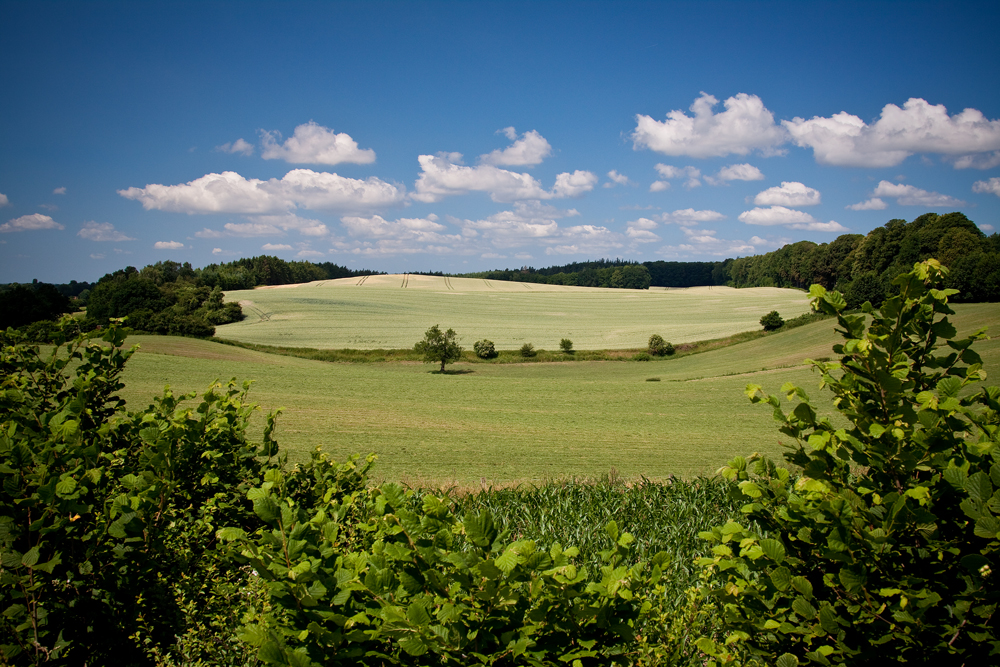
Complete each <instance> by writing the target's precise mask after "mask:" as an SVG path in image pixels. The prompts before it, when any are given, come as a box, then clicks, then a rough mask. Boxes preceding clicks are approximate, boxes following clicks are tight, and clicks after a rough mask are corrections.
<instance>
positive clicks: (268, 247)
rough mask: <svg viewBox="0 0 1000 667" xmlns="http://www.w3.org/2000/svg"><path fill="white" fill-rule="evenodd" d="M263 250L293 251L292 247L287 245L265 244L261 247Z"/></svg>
mask: <svg viewBox="0 0 1000 667" xmlns="http://www.w3.org/2000/svg"><path fill="white" fill-rule="evenodd" d="M260 249H261V250H291V249H292V246H290V245H288V244H286V243H265V244H264V245H262V246H261V247H260Z"/></svg>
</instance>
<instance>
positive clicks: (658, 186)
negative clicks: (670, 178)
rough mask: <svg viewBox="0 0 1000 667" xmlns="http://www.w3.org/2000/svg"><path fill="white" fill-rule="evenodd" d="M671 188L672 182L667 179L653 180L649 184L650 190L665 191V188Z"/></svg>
mask: <svg viewBox="0 0 1000 667" xmlns="http://www.w3.org/2000/svg"><path fill="white" fill-rule="evenodd" d="M669 189H670V183H669V182H667V181H653V182H652V183H650V184H649V191H650V192H663V191H664V190H669Z"/></svg>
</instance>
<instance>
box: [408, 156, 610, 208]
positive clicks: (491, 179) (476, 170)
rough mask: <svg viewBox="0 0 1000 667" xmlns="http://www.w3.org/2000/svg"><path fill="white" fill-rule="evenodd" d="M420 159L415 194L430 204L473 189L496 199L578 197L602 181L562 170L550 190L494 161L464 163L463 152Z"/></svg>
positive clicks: (413, 196) (420, 199) (587, 172)
mask: <svg viewBox="0 0 1000 667" xmlns="http://www.w3.org/2000/svg"><path fill="white" fill-rule="evenodd" d="M417 160H418V162H419V163H420V170H421V174H420V177H419V178H418V179H417V183H416V192H415V193H414V194H412V195H411V197H412V198H413V199H416V200H417V201H421V202H426V203H433V202H438V201H441V200H442V199H444V198H445V197H447V196H450V195H460V194H466V193H469V192H486V193H489V195H490V198H491V199H492V200H493V201H496V202H513V201H519V200H525V199H557V198H564V197H578V196H580V195H582V194H583V193H585V192H589V191H590V190H593V189H594V186H595V185H596V184H597V180H598V179H597V175H596V174H592V173H591V172H589V171H575V172H573V173H572V174H570V173H562V174H559V175H558V176H556V183H555V186H554V187H553V189H552V190H551V191H548V190H545V189H544V188H543V187H542V185H541V183H539V182H538V181H537V180H536V179H534V178H533V177H532V176H530V175H528V174H521V173H517V172H513V171H508V170H506V169H499V168H498V167H495V166H493V165H490V164H481V165H478V166H476V167H466V166H463V165H462V155H461V153H438V154H437V155H421V156H419V157H418V158H417Z"/></svg>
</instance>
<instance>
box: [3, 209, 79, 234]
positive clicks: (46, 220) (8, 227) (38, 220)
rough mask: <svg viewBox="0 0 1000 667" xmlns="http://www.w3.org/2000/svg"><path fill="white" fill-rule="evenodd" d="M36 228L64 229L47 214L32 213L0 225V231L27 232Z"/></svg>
mask: <svg viewBox="0 0 1000 667" xmlns="http://www.w3.org/2000/svg"><path fill="white" fill-rule="evenodd" d="M36 229H66V228H65V227H63V226H62V225H60V224H59V223H58V222H56V221H55V220H53V219H52V218H50V217H49V216H47V215H42V214H41V213H32V214H31V215H22V216H21V217H20V218H14V219H13V220H9V221H7V222H5V223H4V224H2V225H0V232H29V231H34V230H36Z"/></svg>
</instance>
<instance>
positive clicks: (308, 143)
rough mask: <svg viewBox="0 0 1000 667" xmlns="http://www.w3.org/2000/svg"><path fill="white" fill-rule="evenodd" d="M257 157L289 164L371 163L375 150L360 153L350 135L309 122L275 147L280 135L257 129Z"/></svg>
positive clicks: (297, 128) (356, 143)
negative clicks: (258, 152) (258, 153)
mask: <svg viewBox="0 0 1000 667" xmlns="http://www.w3.org/2000/svg"><path fill="white" fill-rule="evenodd" d="M260 138H261V152H260V154H261V157H263V158H264V159H265V160H284V161H285V162H291V163H293V164H331V165H332V164H340V163H341V162H353V163H354V164H371V163H372V162H374V161H375V151H373V150H371V149H370V148H366V149H364V150H361V149H359V148H358V142H356V141H355V140H354V139H352V138H351V137H350V135H348V134H345V133H343V132H341V133H340V134H336V133H334V131H333V130H331V129H329V128H326V127H323V126H322V125H319V124H317V123H315V122H313V121H309V122H308V123H305V124H303V125H299V126H298V127H296V128H295V132H294V134H292V136H290V137H289V138H288V139H286V140H285V143H283V144H279V143H278V142H279V141H280V140H281V133H280V132H278V131H277V130H275V131H273V132H267V131H265V130H261V133H260Z"/></svg>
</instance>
